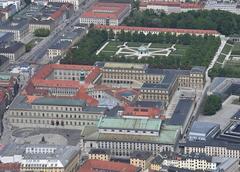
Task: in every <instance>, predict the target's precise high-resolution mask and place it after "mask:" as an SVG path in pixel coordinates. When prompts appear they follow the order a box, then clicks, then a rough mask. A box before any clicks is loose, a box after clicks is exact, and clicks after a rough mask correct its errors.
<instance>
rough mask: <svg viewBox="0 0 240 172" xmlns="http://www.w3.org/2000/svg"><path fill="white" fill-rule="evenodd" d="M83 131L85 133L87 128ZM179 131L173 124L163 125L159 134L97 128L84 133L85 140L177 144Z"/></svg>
mask: <svg viewBox="0 0 240 172" xmlns="http://www.w3.org/2000/svg"><path fill="white" fill-rule="evenodd" d="M88 128H89V127H88ZM82 133H85V129H84V130H83V132H82ZM178 133H179V127H178V126H173V125H163V126H162V127H161V131H160V134H159V136H149V135H128V134H110V133H99V132H98V130H97V129H96V131H95V132H93V133H88V134H87V135H84V140H92V141H114V142H116V141H119V142H138V143H158V144H166V145H175V144H176V142H177V139H178Z"/></svg>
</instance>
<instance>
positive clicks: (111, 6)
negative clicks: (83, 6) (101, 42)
mask: <svg viewBox="0 0 240 172" xmlns="http://www.w3.org/2000/svg"><path fill="white" fill-rule="evenodd" d="M130 12H131V4H123V3H101V2H97V3H95V4H93V5H92V6H91V7H90V9H88V10H87V11H85V12H84V13H83V14H82V15H81V16H80V23H82V24H88V25H90V24H94V25H112V26H118V25H120V24H121V23H122V22H123V20H124V19H125V18H126V17H127V16H128V15H129V14H130Z"/></svg>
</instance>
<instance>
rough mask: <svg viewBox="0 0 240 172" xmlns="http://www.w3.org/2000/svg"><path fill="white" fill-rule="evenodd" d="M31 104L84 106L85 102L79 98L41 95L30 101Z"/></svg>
mask: <svg viewBox="0 0 240 172" xmlns="http://www.w3.org/2000/svg"><path fill="white" fill-rule="evenodd" d="M32 104H33V105H56V106H81V107H85V105H86V102H85V101H83V100H79V99H69V98H48V97H41V98H38V99H36V100H34V101H33V102H32Z"/></svg>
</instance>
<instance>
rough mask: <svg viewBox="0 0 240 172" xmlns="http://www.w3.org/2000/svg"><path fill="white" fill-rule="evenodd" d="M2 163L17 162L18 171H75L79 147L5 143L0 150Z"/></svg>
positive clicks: (78, 157) (78, 160)
mask: <svg viewBox="0 0 240 172" xmlns="http://www.w3.org/2000/svg"><path fill="white" fill-rule="evenodd" d="M0 159H1V162H2V163H19V164H20V171H24V172H31V171H62V172H72V171H76V170H77V169H78V166H79V162H80V152H79V149H78V148H76V147H73V146H55V145H45V144H37V145H29V144H23V145H17V144H14V143H11V144H8V145H5V146H4V147H3V148H2V149H1V151H0Z"/></svg>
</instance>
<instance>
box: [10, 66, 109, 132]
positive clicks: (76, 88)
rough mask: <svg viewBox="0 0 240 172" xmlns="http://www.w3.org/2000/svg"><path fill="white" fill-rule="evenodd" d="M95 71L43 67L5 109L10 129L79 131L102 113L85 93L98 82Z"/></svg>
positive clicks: (76, 67) (65, 67) (92, 99)
mask: <svg viewBox="0 0 240 172" xmlns="http://www.w3.org/2000/svg"><path fill="white" fill-rule="evenodd" d="M99 76H101V74H100V70H99V68H98V67H93V66H81V65H58V64H50V65H45V66H43V67H42V68H41V69H40V70H39V71H38V72H37V73H36V74H35V75H34V76H33V78H32V79H31V80H30V81H29V82H28V84H27V86H26V87H25V88H24V89H23V90H22V92H21V94H20V95H18V96H17V97H16V98H15V99H14V101H13V102H12V104H11V105H10V107H9V110H8V115H7V118H8V120H9V123H10V124H11V125H12V126H14V127H41V128H65V129H83V127H84V126H85V125H95V123H96V121H97V120H98V119H99V118H100V117H101V116H102V115H104V113H105V110H106V109H105V108H103V107H97V106H96V105H97V104H98V101H97V100H96V99H94V98H92V97H91V96H89V95H88V94H87V93H86V91H87V89H88V88H89V87H90V86H91V85H92V84H96V83H97V82H99Z"/></svg>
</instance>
